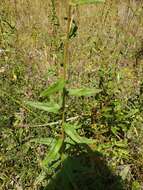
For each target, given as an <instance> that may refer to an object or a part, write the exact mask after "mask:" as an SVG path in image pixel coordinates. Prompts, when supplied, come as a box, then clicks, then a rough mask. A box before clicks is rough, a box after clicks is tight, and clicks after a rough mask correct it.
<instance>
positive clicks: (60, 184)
mask: <svg viewBox="0 0 143 190" xmlns="http://www.w3.org/2000/svg"><path fill="white" fill-rule="evenodd" d="M124 189H125V188H124V187H123V182H122V180H121V177H120V176H117V175H115V174H113V173H112V172H111V170H110V169H109V167H108V166H107V162H106V161H105V158H104V157H103V155H102V154H101V153H99V152H93V151H92V150H91V149H90V148H89V147H86V148H85V147H84V150H82V151H81V152H80V153H79V151H78V154H76V153H75V152H73V154H72V156H70V157H68V158H67V159H66V160H65V161H64V163H63V164H62V168H61V169H60V171H59V172H58V173H57V175H56V176H55V177H54V178H53V179H52V180H51V182H50V183H49V184H48V186H47V187H46V188H44V190H124Z"/></svg>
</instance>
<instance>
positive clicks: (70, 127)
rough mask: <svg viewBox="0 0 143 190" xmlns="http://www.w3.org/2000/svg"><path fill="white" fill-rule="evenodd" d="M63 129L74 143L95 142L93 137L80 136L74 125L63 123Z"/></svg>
mask: <svg viewBox="0 0 143 190" xmlns="http://www.w3.org/2000/svg"><path fill="white" fill-rule="evenodd" d="M64 129H65V133H66V134H67V135H68V136H69V137H70V138H71V139H72V140H73V141H75V142H76V143H80V144H93V143H95V141H94V140H93V139H88V138H86V137H81V136H80V135H79V134H78V133H77V131H76V129H75V126H74V125H71V124H68V123H65V125H64Z"/></svg>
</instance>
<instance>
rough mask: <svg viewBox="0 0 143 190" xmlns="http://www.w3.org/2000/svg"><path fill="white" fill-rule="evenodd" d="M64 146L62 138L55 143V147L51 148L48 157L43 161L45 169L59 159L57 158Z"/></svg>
mask: <svg viewBox="0 0 143 190" xmlns="http://www.w3.org/2000/svg"><path fill="white" fill-rule="evenodd" d="M62 144H63V139H62V138H59V139H58V140H57V141H56V142H55V143H53V146H51V149H50V150H49V152H48V153H47V155H46V157H45V158H44V160H43V161H42V165H43V166H44V167H47V166H48V165H50V164H51V163H52V162H53V161H55V160H56V159H57V156H58V154H59V151H60V149H61V146H62Z"/></svg>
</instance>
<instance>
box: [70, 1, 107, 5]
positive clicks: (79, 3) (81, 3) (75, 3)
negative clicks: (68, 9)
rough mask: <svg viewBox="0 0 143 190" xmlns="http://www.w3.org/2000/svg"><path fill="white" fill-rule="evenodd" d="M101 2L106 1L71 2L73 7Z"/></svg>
mask: <svg viewBox="0 0 143 190" xmlns="http://www.w3.org/2000/svg"><path fill="white" fill-rule="evenodd" d="M99 2H105V0H71V3H70V4H71V5H85V4H94V3H99Z"/></svg>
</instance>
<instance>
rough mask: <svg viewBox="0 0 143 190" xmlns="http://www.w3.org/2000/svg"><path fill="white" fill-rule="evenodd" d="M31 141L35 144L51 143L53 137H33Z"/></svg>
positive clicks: (53, 140)
mask: <svg viewBox="0 0 143 190" xmlns="http://www.w3.org/2000/svg"><path fill="white" fill-rule="evenodd" d="M30 142H31V143H36V144H44V145H48V146H49V145H51V144H52V143H53V142H55V139H53V138H50V137H49V138H33V139H31V140H30Z"/></svg>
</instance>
